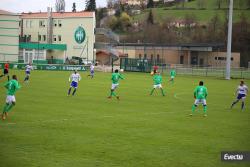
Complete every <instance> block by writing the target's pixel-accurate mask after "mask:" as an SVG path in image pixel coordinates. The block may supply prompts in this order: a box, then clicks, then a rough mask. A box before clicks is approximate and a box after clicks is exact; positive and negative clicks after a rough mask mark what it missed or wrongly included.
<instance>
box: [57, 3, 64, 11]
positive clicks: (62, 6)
mask: <svg viewBox="0 0 250 167" xmlns="http://www.w3.org/2000/svg"><path fill="white" fill-rule="evenodd" d="M64 11H65V1H64V0H56V12H64Z"/></svg>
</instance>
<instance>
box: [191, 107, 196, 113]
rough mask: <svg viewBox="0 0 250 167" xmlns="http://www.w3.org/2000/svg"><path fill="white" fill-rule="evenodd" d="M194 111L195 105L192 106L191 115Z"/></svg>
mask: <svg viewBox="0 0 250 167" xmlns="http://www.w3.org/2000/svg"><path fill="white" fill-rule="evenodd" d="M195 109H196V105H193V106H192V114H193V113H194V111H195Z"/></svg>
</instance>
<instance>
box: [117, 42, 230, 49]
mask: <svg viewBox="0 0 250 167" xmlns="http://www.w3.org/2000/svg"><path fill="white" fill-rule="evenodd" d="M118 46H133V47H136V46H143V47H144V46H145V47H187V48H188V47H215V48H221V47H224V46H225V45H224V44H223V43H176V44H156V43H119V44H118Z"/></svg>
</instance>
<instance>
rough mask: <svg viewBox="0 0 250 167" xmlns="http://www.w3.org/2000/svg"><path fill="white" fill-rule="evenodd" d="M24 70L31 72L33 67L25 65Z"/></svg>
mask: <svg viewBox="0 0 250 167" xmlns="http://www.w3.org/2000/svg"><path fill="white" fill-rule="evenodd" d="M25 68H26V70H25V71H29V72H30V71H31V70H33V67H32V66H31V65H27V66H25Z"/></svg>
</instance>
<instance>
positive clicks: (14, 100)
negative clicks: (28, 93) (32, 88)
mask: <svg viewBox="0 0 250 167" xmlns="http://www.w3.org/2000/svg"><path fill="white" fill-rule="evenodd" d="M12 102H16V98H15V96H14V95H13V96H11V95H7V98H6V103H8V104H10V103H12Z"/></svg>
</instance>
